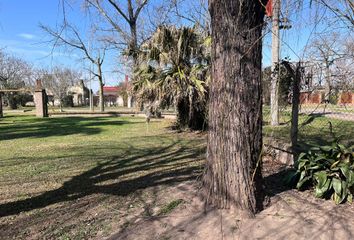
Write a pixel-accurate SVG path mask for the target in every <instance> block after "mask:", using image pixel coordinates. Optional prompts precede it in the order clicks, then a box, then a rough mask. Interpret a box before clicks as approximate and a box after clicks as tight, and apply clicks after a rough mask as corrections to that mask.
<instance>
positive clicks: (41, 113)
mask: <svg viewBox="0 0 354 240" xmlns="http://www.w3.org/2000/svg"><path fill="white" fill-rule="evenodd" d="M35 102H36V103H35V104H36V116H37V117H42V118H43V117H48V105H47V94H46V92H45V89H43V87H42V82H41V80H37V81H36V90H35Z"/></svg>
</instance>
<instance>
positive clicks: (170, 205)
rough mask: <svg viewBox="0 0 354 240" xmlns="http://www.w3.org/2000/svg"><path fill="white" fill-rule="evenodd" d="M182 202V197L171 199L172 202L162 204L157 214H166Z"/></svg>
mask: <svg viewBox="0 0 354 240" xmlns="http://www.w3.org/2000/svg"><path fill="white" fill-rule="evenodd" d="M183 202H184V200H183V199H177V200H173V201H172V202H170V203H168V204H167V205H165V206H163V207H162V208H161V210H160V211H159V213H158V216H163V215H167V214H169V213H170V212H172V211H173V210H174V209H175V208H177V207H178V206H179V205H180V204H182V203H183Z"/></svg>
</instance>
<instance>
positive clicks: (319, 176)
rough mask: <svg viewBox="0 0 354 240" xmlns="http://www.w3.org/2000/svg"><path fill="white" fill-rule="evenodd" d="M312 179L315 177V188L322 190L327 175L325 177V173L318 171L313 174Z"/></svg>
mask: <svg viewBox="0 0 354 240" xmlns="http://www.w3.org/2000/svg"><path fill="white" fill-rule="evenodd" d="M314 177H315V179H316V181H317V186H318V187H319V188H322V187H323V186H324V184H325V183H326V181H327V177H328V175H327V173H326V172H325V171H320V172H316V173H315V174H314Z"/></svg>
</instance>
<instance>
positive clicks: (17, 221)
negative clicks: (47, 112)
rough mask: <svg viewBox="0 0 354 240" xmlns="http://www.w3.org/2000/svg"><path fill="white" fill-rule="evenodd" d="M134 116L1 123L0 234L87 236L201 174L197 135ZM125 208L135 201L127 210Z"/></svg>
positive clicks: (115, 225)
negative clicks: (163, 192)
mask: <svg viewBox="0 0 354 240" xmlns="http://www.w3.org/2000/svg"><path fill="white" fill-rule="evenodd" d="M170 126H171V122H170V121H168V120H156V119H154V120H153V121H152V122H151V123H150V125H149V127H147V125H146V122H145V119H144V118H137V117H86V118H85V117H65V118H47V119H40V118H35V117H33V116H16V115H5V118H3V119H1V120H0V192H1V195H0V239H27V238H33V239H60V238H62V239H87V238H93V237H94V238H101V237H102V236H105V235H109V234H111V233H112V232H116V231H117V230H119V229H120V228H121V226H122V225H123V224H124V222H125V221H126V220H127V218H128V217H129V216H130V215H131V214H135V215H137V216H139V215H141V216H144V211H143V209H144V206H145V205H146V204H147V203H148V202H154V203H156V204H157V205H158V204H160V203H159V201H160V199H159V195H158V194H156V192H157V193H159V192H162V191H163V190H164V188H167V187H169V186H173V185H175V184H179V183H181V182H184V181H188V180H194V179H196V178H197V176H198V175H200V173H201V170H202V167H203V161H204V158H205V138H204V135H197V134H190V133H179V134H177V133H175V132H171V131H170V130H169V127H170ZM130 206H134V207H133V208H130Z"/></svg>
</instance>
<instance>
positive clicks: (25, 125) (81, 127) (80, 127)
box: [0, 116, 137, 140]
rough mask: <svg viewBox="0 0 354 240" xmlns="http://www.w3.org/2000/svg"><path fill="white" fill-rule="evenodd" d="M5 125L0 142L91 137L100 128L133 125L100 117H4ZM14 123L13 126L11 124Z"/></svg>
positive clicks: (1, 129) (0, 126)
mask: <svg viewBox="0 0 354 240" xmlns="http://www.w3.org/2000/svg"><path fill="white" fill-rule="evenodd" d="M6 121H7V124H2V125H0V140H13V139H19V138H45V137H51V136H67V135H73V134H86V135H93V134H98V133H101V132H102V129H101V128H100V127H103V126H117V125H123V124H124V125H127V124H135V123H137V122H129V121H122V120H115V121H112V120H108V119H106V118H102V117H87V118H85V117H65V118H33V117H26V116H25V117H22V118H21V117H18V116H16V117H14V116H7V117H6ZM13 123H15V124H13Z"/></svg>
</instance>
